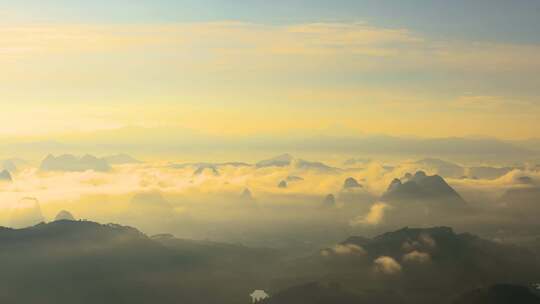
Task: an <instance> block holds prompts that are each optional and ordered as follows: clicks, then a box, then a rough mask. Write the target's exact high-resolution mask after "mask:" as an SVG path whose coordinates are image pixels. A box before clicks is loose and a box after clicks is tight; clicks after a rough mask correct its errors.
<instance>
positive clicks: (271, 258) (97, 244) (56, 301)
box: [0, 221, 277, 304]
mask: <svg viewBox="0 0 540 304" xmlns="http://www.w3.org/2000/svg"><path fill="white" fill-rule="evenodd" d="M276 256H277V255H276V254H275V253H274V252H273V251H272V250H267V249H252V248H248V247H244V246H241V245H231V244H222V243H212V242H208V241H190V240H180V239H176V238H174V237H172V236H164V235H162V236H156V237H152V238H150V237H148V236H146V235H144V234H143V233H141V232H140V231H138V230H137V229H134V228H130V227H125V226H120V225H115V224H107V225H101V224H98V223H93V222H87V221H55V222H52V223H48V224H39V225H36V226H33V227H29V228H25V229H9V228H0V260H1V261H2V272H0V280H1V281H2V284H1V286H0V302H2V303H46V304H73V303H77V304H86V303H89V304H90V303H103V304H116V303H141V304H142V303H164V304H173V303H175V304H176V303H186V304H191V303H193V304H195V303H208V304H236V303H244V302H245V300H246V298H247V297H248V295H249V293H250V292H251V291H253V290H254V289H256V288H257V287H258V286H264V285H265V284H266V283H265V282H264V280H265V278H264V277H263V276H261V275H260V273H261V272H263V273H264V272H266V271H268V269H269V268H271V267H274V265H275V259H276Z"/></svg>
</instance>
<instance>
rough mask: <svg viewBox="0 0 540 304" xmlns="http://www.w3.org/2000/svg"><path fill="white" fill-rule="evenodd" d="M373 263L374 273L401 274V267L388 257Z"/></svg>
mask: <svg viewBox="0 0 540 304" xmlns="http://www.w3.org/2000/svg"><path fill="white" fill-rule="evenodd" d="M373 263H374V264H375V271H377V272H380V273H384V274H388V275H393V274H397V273H400V272H401V265H400V264H399V263H398V262H396V260H394V259H393V258H391V257H388V256H381V257H378V258H377V259H376V260H375V261H374V262H373Z"/></svg>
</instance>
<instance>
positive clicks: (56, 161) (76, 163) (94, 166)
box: [40, 154, 111, 172]
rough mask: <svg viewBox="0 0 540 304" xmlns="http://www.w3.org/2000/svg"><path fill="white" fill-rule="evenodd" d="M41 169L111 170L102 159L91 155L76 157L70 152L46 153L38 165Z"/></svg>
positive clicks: (74, 170) (73, 170)
mask: <svg viewBox="0 0 540 304" xmlns="http://www.w3.org/2000/svg"><path fill="white" fill-rule="evenodd" d="M40 170H41V171H68V172H70V171H72V172H81V171H87V170H93V171H99V172H107V171H110V170H111V167H110V165H109V164H108V163H107V161H105V160H104V159H100V158H97V157H95V156H93V155H85V156H83V157H80V158H79V157H76V156H73V155H70V154H64V155H60V156H58V157H55V156H54V155H48V156H47V157H46V158H45V159H44V160H43V161H42V162H41V166H40Z"/></svg>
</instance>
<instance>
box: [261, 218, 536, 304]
mask: <svg viewBox="0 0 540 304" xmlns="http://www.w3.org/2000/svg"><path fill="white" fill-rule="evenodd" d="M331 252H332V253H333V254H330V253H331ZM294 263H295V264H294V266H291V267H292V269H293V271H294V273H295V275H297V276H299V277H303V278H304V282H325V283H324V284H326V285H328V284H337V285H338V286H342V287H343V290H350V291H354V293H355V295H356V296H357V297H360V298H359V299H358V300H357V302H355V303H395V304H398V303H399V304H402V303H411V304H412V303H415V304H416V303H426V304H428V303H429V304H431V303H451V300H452V299H455V298H456V297H457V296H458V295H461V294H463V293H464V292H466V291H469V290H470V289H471V286H488V285H493V284H497V283H500V282H516V283H519V282H533V281H534V280H536V279H535V278H536V277H537V273H538V271H539V270H540V265H539V263H538V261H537V259H536V256H535V254H534V253H533V252H532V251H529V250H527V249H524V248H521V247H517V246H514V245H507V244H501V243H495V242H492V241H488V240H485V239H482V238H479V237H476V236H474V235H471V234H466V233H463V234H458V233H455V232H454V231H453V229H451V228H449V227H434V228H403V229H400V230H396V231H393V232H388V233H384V234H381V235H379V236H376V237H373V238H367V237H362V236H355V237H350V238H349V239H347V240H346V241H344V242H342V243H340V244H337V245H335V246H334V247H331V248H327V249H323V250H321V252H320V253H319V254H318V255H314V256H312V257H310V258H306V259H300V260H296V261H294ZM387 263H391V266H392V269H390V271H388V269H386V270H385V268H384V264H387ZM381 266H382V267H383V268H380V267H381ZM296 285H298V283H297V284H296ZM292 286H294V284H293V285H292ZM281 290H285V288H282V289H281ZM296 290H300V289H296ZM305 292H306V293H305V294H303V296H304V297H306V298H309V297H310V293H311V292H312V291H307V290H306V291H305ZM274 293H275V292H274ZM271 294H272V293H271ZM277 294H279V293H277ZM397 295H399V296H397ZM275 296H276V295H274V297H273V298H274V299H276V298H275ZM385 296H386V297H385ZM301 298H302V293H300V294H298V295H296V296H295V297H294V299H301ZM271 303H274V302H271ZM276 303H279V302H276ZM300 303H303V302H300ZM312 303H318V302H316V301H315V302H312ZM322 303H326V302H322Z"/></svg>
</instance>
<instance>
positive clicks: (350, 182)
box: [343, 177, 362, 190]
mask: <svg viewBox="0 0 540 304" xmlns="http://www.w3.org/2000/svg"><path fill="white" fill-rule="evenodd" d="M354 188H362V185H360V183H358V181H357V180H356V179H355V178H354V177H349V178H347V179H346V180H345V182H343V189H345V190H346V189H354Z"/></svg>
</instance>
